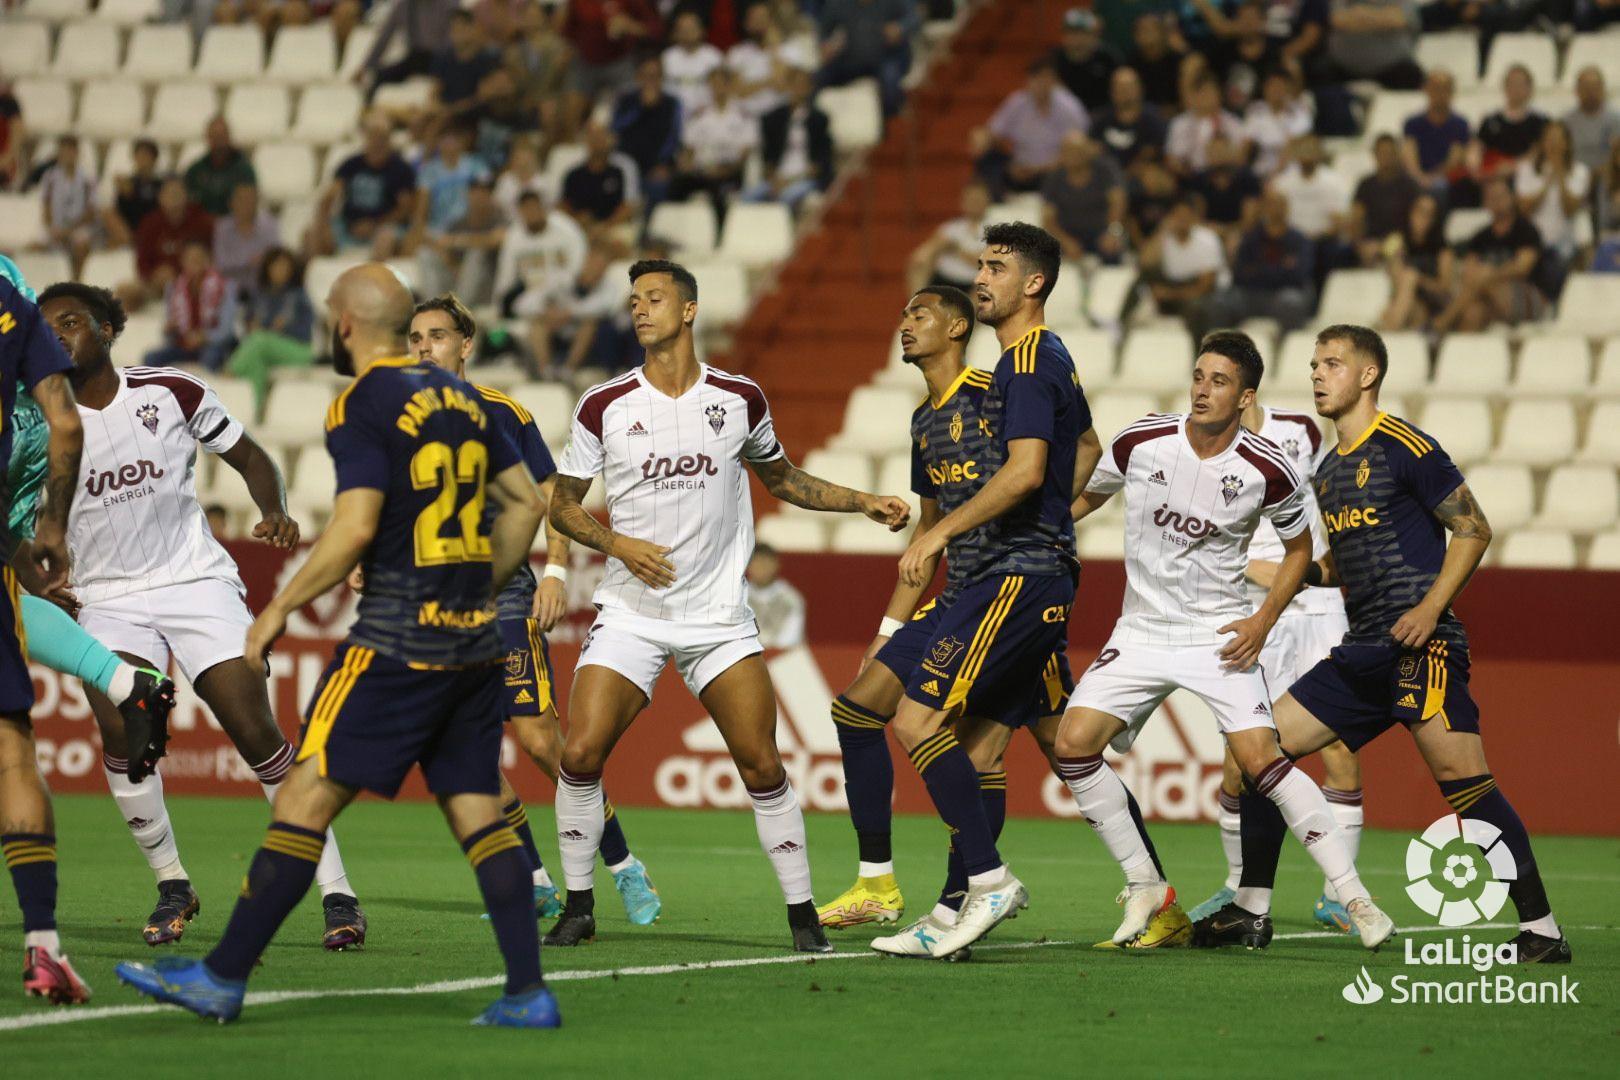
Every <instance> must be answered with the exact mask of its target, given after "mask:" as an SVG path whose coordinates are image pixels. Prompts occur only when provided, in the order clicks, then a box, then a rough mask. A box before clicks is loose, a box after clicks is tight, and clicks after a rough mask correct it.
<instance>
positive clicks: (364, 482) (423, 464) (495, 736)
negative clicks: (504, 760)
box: [117, 263, 562, 1027]
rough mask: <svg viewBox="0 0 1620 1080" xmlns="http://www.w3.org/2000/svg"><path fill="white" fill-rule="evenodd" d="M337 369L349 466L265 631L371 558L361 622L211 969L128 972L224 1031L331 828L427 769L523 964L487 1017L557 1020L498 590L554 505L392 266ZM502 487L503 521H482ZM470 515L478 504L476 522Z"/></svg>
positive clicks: (342, 308)
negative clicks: (419, 328)
mask: <svg viewBox="0 0 1620 1080" xmlns="http://www.w3.org/2000/svg"><path fill="white" fill-rule="evenodd" d="M327 306H328V308H329V310H330V312H331V322H332V357H333V366H334V367H335V368H336V369H337V371H339V372H340V373H342V374H346V375H353V376H355V380H354V383H353V384H352V385H350V386H349V387H348V388H347V389H346V390H344V391H343V393H342V394H341V395H339V396H338V398H337V400H336V401H334V402H333V403H332V407H331V408H330V409H329V410H328V412H327V414H326V447H327V450H328V452H329V453H330V454H331V455H332V463H333V465H334V467H335V469H336V472H337V498H336V501H335V502H334V504H333V514H332V522H331V524H330V525H328V526H327V529H326V531H325V532H324V533H322V534H321V537H320V539H319V540H318V541H316V543H315V546H314V547H313V548H312V549H311V550H310V553H309V559H308V561H306V562H305V563H304V565H303V567H302V568H301V569H300V570H299V571H298V573H297V575H295V576H294V577H293V579H292V581H290V582H288V584H287V586H286V588H285V589H283V590H282V591H281V593H280V594H279V595H278V596H276V598H275V599H274V600H272V601H271V602H270V605H269V606H268V607H266V608H265V610H264V612H263V614H261V615H260V616H259V618H258V620H257V621H256V622H255V623H254V624H253V626H252V628H251V629H250V630H249V631H248V634H247V642H246V644H245V646H244V648H243V655H244V656H246V658H247V659H248V660H249V661H250V662H251V663H254V664H259V663H262V662H263V661H264V658H265V656H266V654H267V653H268V652H269V651H270V648H271V646H273V645H274V644H275V641H276V639H277V638H278V637H280V636H281V634H282V631H283V630H285V628H286V624H287V616H288V614H289V613H290V612H292V611H293V610H295V609H296V608H298V607H300V606H302V605H303V604H306V603H308V602H309V601H311V600H313V599H315V598H316V597H318V596H320V595H321V594H323V593H325V592H326V591H327V590H328V589H330V588H332V587H333V586H334V585H336V584H338V582H340V581H342V580H343V579H344V578H345V577H346V576H347V575H348V574H349V572H350V571H351V570H353V569H354V568H355V566H356V565H360V566H361V567H362V568H363V570H364V573H365V580H366V591H365V593H364V594H363V595H362V597H361V599H360V611H359V618H358V619H357V620H356V622H355V624H354V627H353V629H352V630H350V632H349V636H348V638H347V639H346V640H345V641H344V642H343V643H342V644H341V645H339V646H338V648H337V651H336V652H335V653H334V654H333V657H332V662H331V663H330V664H329V665H328V667H327V669H326V672H325V674H324V675H323V676H322V678H321V681H320V684H319V685H318V686H317V687H316V690H315V695H314V697H313V699H312V700H311V702H310V706H309V711H308V713H307V715H306V717H305V721H304V730H303V735H302V738H301V739H300V745H299V751H298V759H297V761H296V763H295V764H294V766H293V769H292V771H291V772H290V773H289V774H288V776H287V780H286V782H285V783H284V784H283V785H282V787H281V790H280V791H278V792H277V794H276V801H275V806H274V811H273V814H272V820H271V822H270V831H269V834H268V835H267V836H266V837H265V840H264V845H263V846H262V847H261V848H260V849H259V851H258V853H257V854H256V855H255V856H254V859H253V863H252V865H251V866H250V867H249V869H248V875H247V883H246V885H245V887H244V888H243V890H242V896H241V899H239V900H238V901H237V904H236V910H235V911H234V912H233V913H232V915H231V921H230V924H229V925H228V926H227V927H226V928H225V935H224V937H223V938H222V939H221V940H220V942H219V944H218V945H217V946H216V947H215V949H214V951H213V952H211V953H209V954H208V956H207V957H206V958H205V959H203V960H186V959H182V958H180V957H173V958H166V959H162V960H159V961H158V962H157V963H156V964H154V965H150V966H148V965H145V964H120V965H119V966H118V969H117V972H118V977H119V978H120V979H122V980H123V981H124V982H126V983H128V984H129V985H131V986H133V987H135V989H136V990H138V991H140V992H141V993H143V994H147V995H149V996H151V997H154V998H156V999H157V1000H159V1001H165V1002H169V1003H172V1004H175V1005H179V1006H181V1007H183V1008H186V1009H190V1010H191V1011H192V1012H194V1013H197V1014H198V1015H200V1016H206V1017H212V1018H214V1019H217V1020H220V1021H221V1022H224V1021H228V1020H233V1019H235V1018H236V1017H237V1016H238V1015H239V1014H240V1013H241V1011H242V998H243V995H244V993H245V992H246V988H247V977H248V974H249V972H250V971H251V970H252V969H253V965H254V963H255V962H256V961H257V960H258V958H259V954H260V953H262V952H263V951H264V949H265V947H266V946H268V945H269V944H270V940H271V938H273V937H274V936H275V933H276V930H277V928H278V927H279V926H280V925H281V923H282V921H283V920H284V919H286V917H287V915H288V913H290V912H291V911H292V909H293V907H294V906H295V905H296V904H297V903H298V901H299V900H300V899H302V897H303V895H304V893H305V892H307V891H308V890H309V886H310V882H311V881H312V880H313V879H314V874H315V863H316V860H317V859H319V857H320V849H321V843H322V840H323V838H324V836H325V830H326V827H327V826H328V825H330V824H331V823H332V821H333V819H335V818H336V817H337V816H338V814H339V813H341V812H342V810H343V808H344V807H345V806H347V805H348V804H349V802H350V801H351V800H353V799H354V797H355V796H356V795H357V794H358V793H359V792H360V791H361V790H369V791H372V792H375V793H376V794H378V795H381V796H383V797H384V798H389V799H391V798H393V797H394V795H395V794H396V793H397V792H398V791H399V788H400V785H401V784H402V783H403V782H404V779H405V777H406V775H407V774H408V773H409V772H410V770H411V768H412V767H413V766H417V765H420V766H421V769H422V775H423V777H424V779H425V780H426V781H427V786H428V789H429V790H430V791H432V792H433V794H434V796H435V798H437V799H438V802H439V807H440V809H441V810H442V811H443V812H444V816H445V819H446V821H448V822H449V825H450V829H451V831H452V832H453V833H455V835H456V838H457V839H458V840H460V841H461V847H462V850H463V851H465V852H466V854H467V858H468V861H469V862H471V863H472V866H473V871H474V873H475V874H476V875H477V877H478V886H479V889H480V890H481V891H482V892H483V896H484V904H485V906H486V907H487V908H488V911H489V916H490V924H491V926H492V927H493V928H494V930H495V938H496V941H497V942H498V943H499V945H500V950H501V955H502V956H503V958H504V959H505V961H506V993H505V996H503V997H502V998H501V999H500V1000H499V1001H497V1002H495V1003H494V1004H492V1005H491V1006H490V1007H489V1008H488V1009H486V1010H485V1011H484V1012H483V1013H482V1014H481V1015H480V1016H479V1017H478V1018H477V1019H476V1020H475V1021H474V1023H476V1024H483V1025H493V1026H500V1027H557V1026H558V1025H560V1024H561V1023H562V1020H561V1017H560V1016H559V1014H558V1011H557V1002H556V999H555V998H554V997H552V994H551V991H550V990H549V989H547V988H546V985H545V982H544V980H543V979H542V978H541V975H540V942H539V936H538V930H537V928H536V926H535V920H534V910H533V907H532V903H533V898H532V894H531V891H530V887H529V862H528V859H527V857H526V856H525V855H524V853H523V848H522V845H521V842H520V841H519V840H518V837H517V835H516V833H515V832H513V830H512V826H511V825H510V824H508V823H507V820H506V817H505V815H504V814H502V812H501V800H500V790H501V780H500V747H501V727H502V721H503V720H504V719H505V697H504V686H503V683H502V665H501V661H502V660H503V659H504V657H505V650H504V649H503V647H502V645H501V639H500V635H499V633H498V632H497V629H496V610H495V595H496V594H497V593H498V592H499V591H500V589H501V588H502V587H503V586H504V585H505V584H506V582H507V581H508V579H510V578H511V577H512V574H513V572H514V571H516V569H517V567H518V565H519V564H520V563H521V562H524V561H526V560H527V559H528V555H529V545H530V544H531V543H533V541H534V535H535V531H536V530H537V529H538V528H539V526H540V522H541V519H542V518H543V516H544V514H545V501H544V499H543V497H542V496H541V494H540V491H539V489H538V488H537V487H536V486H535V483H534V479H533V478H532V477H531V476H530V475H529V470H528V468H527V467H526V466H525V465H524V464H523V459H522V457H521V456H520V455H519V452H518V449H517V448H516V447H515V446H514V445H512V441H511V439H510V438H509V437H507V436H506V435H505V434H504V433H503V432H502V429H501V428H499V427H497V426H496V425H493V424H491V423H490V422H489V419H488V417H487V415H486V414H485V412H484V405H483V403H482V398H481V397H480V396H479V394H478V392H477V391H476V390H475V389H474V388H473V387H472V386H471V385H470V384H468V383H466V382H463V381H462V380H461V379H458V378H456V377H455V376H454V375H451V374H450V373H448V372H446V371H444V370H443V369H441V368H439V367H436V366H435V365H433V364H431V363H425V362H422V361H421V360H419V359H414V360H413V359H411V358H410V357H409V356H408V355H407V349H406V342H405V327H406V325H407V324H408V323H409V322H410V319H411V309H412V298H411V294H410V291H409V290H408V289H407V288H406V287H405V286H404V285H403V283H401V282H400V280H399V279H398V278H397V277H396V276H395V275H394V273H393V271H392V270H390V269H389V268H388V267H387V266H385V265H383V264H381V263H367V264H364V265H362V266H358V267H355V268H354V269H352V270H349V271H347V272H346V273H344V274H343V275H342V276H341V277H339V278H338V280H337V281H336V282H335V283H334V284H333V286H332V292H331V295H330V296H329V297H328V299H327ZM491 495H493V496H494V499H495V501H496V503H497V504H498V505H499V511H498V512H497V513H496V514H495V515H493V517H490V516H488V515H485V514H484V513H482V512H480V510H481V508H482V507H483V506H484V505H485V503H486V499H487V498H488V497H489V496H491ZM469 510H470V511H472V512H468V511H469Z"/></svg>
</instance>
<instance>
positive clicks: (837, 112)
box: [816, 79, 883, 153]
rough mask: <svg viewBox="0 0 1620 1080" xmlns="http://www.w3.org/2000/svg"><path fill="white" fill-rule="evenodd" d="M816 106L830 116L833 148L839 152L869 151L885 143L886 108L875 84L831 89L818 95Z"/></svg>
mask: <svg viewBox="0 0 1620 1080" xmlns="http://www.w3.org/2000/svg"><path fill="white" fill-rule="evenodd" d="M816 104H817V105H818V106H820V108H821V110H822V111H823V112H825V113H826V114H827V126H828V128H829V129H830V131H831V133H832V141H833V145H834V146H835V147H837V148H838V149H839V150H841V151H844V152H846V153H847V152H850V151H856V150H867V149H870V148H871V147H874V146H876V145H877V144H878V143H879V142H881V141H882V139H883V106H882V103H881V102H880V101H879V99H878V88H877V82H876V81H875V80H873V79H856V80H855V81H854V82H852V83H850V84H849V85H848V86H829V87H827V88H826V89H825V90H822V91H821V92H820V93H818V94H817V95H816Z"/></svg>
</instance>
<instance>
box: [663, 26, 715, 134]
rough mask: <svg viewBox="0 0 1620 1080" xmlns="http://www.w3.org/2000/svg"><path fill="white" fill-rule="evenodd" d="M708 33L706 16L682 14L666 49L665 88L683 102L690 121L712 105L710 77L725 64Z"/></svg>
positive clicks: (671, 30)
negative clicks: (700, 111) (711, 43)
mask: <svg viewBox="0 0 1620 1080" xmlns="http://www.w3.org/2000/svg"><path fill="white" fill-rule="evenodd" d="M707 34H708V31H707V28H706V27H705V26H704V25H703V16H701V15H699V14H698V13H697V12H695V11H692V10H686V11H682V12H681V13H680V14H679V15H676V16H675V25H674V26H673V27H671V28H670V33H669V39H670V46H669V48H667V49H665V50H664V89H665V90H666V91H668V92H669V93H670V94H672V95H673V96H674V97H675V99H676V100H677V101H679V102H680V103H681V111H682V113H683V114H684V115H685V116H686V117H687V118H691V117H693V116H696V115H697V114H698V112H699V110H701V109H703V108H705V107H706V106H707V105H708V104H709V75H710V74H711V73H712V72H713V71H714V69H715V68H717V67H719V66H720V65H721V64H722V63H724V61H725V57H724V56H723V55H722V54H721V52H720V50H719V49H717V48H715V47H714V46H713V45H710V44H709V42H708V41H707Z"/></svg>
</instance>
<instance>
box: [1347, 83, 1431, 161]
mask: <svg viewBox="0 0 1620 1080" xmlns="http://www.w3.org/2000/svg"><path fill="white" fill-rule="evenodd" d="M1424 105H1425V102H1424V98H1423V95H1422V94H1420V93H1418V92H1417V91H1415V90H1380V91H1378V93H1376V94H1374V95H1373V99H1372V104H1370V105H1368V106H1367V122H1366V123H1365V124H1364V125H1363V126H1362V138H1363V139H1364V140H1365V142H1366V143H1370V142H1372V140H1373V139H1375V138H1377V137H1378V136H1379V135H1393V136H1395V137H1396V138H1397V139H1399V138H1402V137H1403V135H1402V132H1403V131H1404V130H1405V128H1406V121H1407V118H1408V117H1410V116H1412V115H1413V114H1414V113H1419V112H1422V111H1423V108H1424ZM1338 164H1340V166H1341V167H1343V166H1344V165H1348V164H1349V162H1348V161H1340V162H1338Z"/></svg>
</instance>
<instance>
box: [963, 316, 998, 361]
mask: <svg viewBox="0 0 1620 1080" xmlns="http://www.w3.org/2000/svg"><path fill="white" fill-rule="evenodd" d="M1000 360H1001V342H1000V341H999V340H997V338H996V332H995V330H994V329H993V328H991V327H988V326H986V325H984V324H983V323H979V324H978V325H976V326H975V327H974V328H973V336H972V337H970V338H968V347H967V362H968V366H970V367H976V368H982V369H983V370H985V371H993V370H995V366H996V364H997V363H998V362H999V361H1000Z"/></svg>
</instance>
